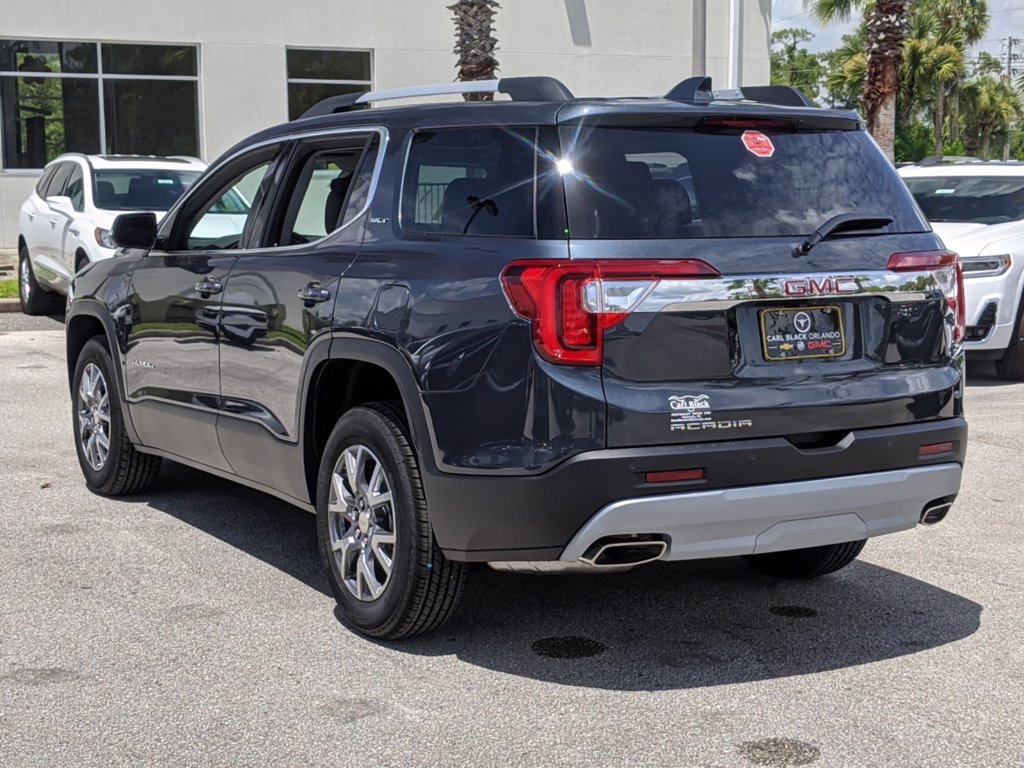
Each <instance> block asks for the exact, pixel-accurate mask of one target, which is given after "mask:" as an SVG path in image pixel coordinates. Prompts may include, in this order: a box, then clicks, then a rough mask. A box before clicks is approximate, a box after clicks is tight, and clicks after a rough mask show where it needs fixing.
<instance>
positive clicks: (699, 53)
mask: <svg viewBox="0 0 1024 768" xmlns="http://www.w3.org/2000/svg"><path fill="white" fill-rule="evenodd" d="M691 66H692V74H693V76H694V77H696V76H699V75H701V76H702V75H706V74H707V73H708V0H693V64H692V65H691Z"/></svg>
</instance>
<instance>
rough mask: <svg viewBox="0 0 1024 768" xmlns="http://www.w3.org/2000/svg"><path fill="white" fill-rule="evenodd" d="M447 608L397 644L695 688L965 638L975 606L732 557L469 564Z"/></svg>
mask: <svg viewBox="0 0 1024 768" xmlns="http://www.w3.org/2000/svg"><path fill="white" fill-rule="evenodd" d="M870 550H871V544H870V543H869V544H868V547H867V549H866V550H865V554H866V555H867V556H868V557H870V554H871V551H870ZM472 577H473V578H471V580H470V582H469V584H468V586H467V589H466V593H465V595H464V598H463V601H462V604H461V606H460V608H459V610H458V612H457V614H456V615H455V616H454V617H453V619H452V620H451V621H450V622H449V623H448V624H446V625H445V626H444V627H442V628H441V629H440V630H438V632H436V633H435V634H433V635H430V636H427V637H423V638H414V639H412V640H408V641H405V642H402V643H400V644H394V645H393V646H392V647H394V648H395V649H396V650H399V651H402V652H406V653H412V654H424V655H449V654H455V655H456V656H457V657H458V658H459V659H461V660H462V661H464V662H466V663H469V664H474V665H477V666H481V667H484V668H487V669H491V670H494V671H498V672H504V673H507V674H511V675H516V676H519V677H528V678H532V679H535V680H540V681H544V682H555V683H561V684H564V685H576V686H585V687H588V688H601V689H608V690H620V691H635V690H661V689H681V688H695V687H706V686H717V685H730V684H734V683H743V682H750V681H755V680H768V679H773V678H781V677H790V676H793V675H805V674H810V673H814V672H822V671H826V670H833V669H842V668H846V667H854V666H858V665H861V664H868V663H871V662H876V661H882V660H884V659H890V658H894V657H898V656H903V655H907V654H911V653H917V652H918V651H923V650H927V649H930V648H935V647H937V646H941V645H945V644H947V643H952V642H955V641H957V640H962V639H963V638H965V637H968V636H970V635H971V634H973V633H974V632H975V631H977V629H978V627H979V624H980V617H981V610H982V608H981V606H980V605H978V604H977V603H975V602H972V601H970V600H967V599H965V598H963V597H960V596H959V595H956V594H953V593H951V592H947V591H945V590H943V589H940V588H938V587H935V586H933V585H931V584H928V583H926V582H924V581H920V580H918V579H914V578H911V577H909V576H906V575H904V574H901V573H898V572H896V571H892V570H889V569H886V568H881V567H878V566H876V565H871V564H869V563H866V562H857V563H854V564H853V565H852V566H850V567H849V568H847V569H845V570H844V571H842V572H841V573H837V574H834V575H832V576H827V577H824V578H821V579H818V580H814V581H805V582H793V581H781V580H778V579H772V578H768V577H765V576H761V575H759V574H758V573H756V572H754V571H753V570H752V569H750V568H749V567H748V566H747V565H746V564H745V563H744V562H743V560H742V559H739V558H732V559H728V560H707V561H692V562H681V563H659V564H654V565H649V566H645V567H642V568H637V569H635V570H633V571H630V572H628V573H624V574H607V575H600V574H599V575H593V576H590V575H574V576H525V575H524V576H520V575H514V574H502V573H495V572H492V571H490V570H489V569H485V570H482V571H480V572H478V573H474V574H472Z"/></svg>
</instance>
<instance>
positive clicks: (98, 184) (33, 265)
mask: <svg viewBox="0 0 1024 768" xmlns="http://www.w3.org/2000/svg"><path fill="white" fill-rule="evenodd" d="M204 170H206V164H205V163H204V162H202V161H201V160H197V159H196V158H192V157H167V158H163V157H139V156H129V155H79V154H67V155H61V156H60V157H58V158H57V159H56V160H53V161H52V162H50V163H49V164H48V165H47V166H46V168H45V169H44V170H43V176H42V178H41V179H39V183H38V184H36V188H35V190H33V192H32V194H31V195H29V198H28V199H27V200H26V201H25V203H24V204H23V205H22V206H21V211H20V212H19V214H18V234H19V237H18V256H19V264H18V277H19V284H20V291H19V295H20V297H21V308H22V311H23V312H25V313H26V314H29V315H36V314H42V313H44V312H47V311H50V310H55V309H57V306H56V302H55V299H57V298H58V297H57V296H55V293H56V294H61V295H63V294H66V293H67V292H68V286H69V285H70V283H71V278H72V277H74V276H75V273H76V272H78V271H79V270H81V269H82V268H83V267H84V266H85V265H86V264H89V263H91V262H94V261H98V260H99V259H106V258H109V257H111V256H113V255H114V252H115V250H116V248H115V246H114V242H113V240H111V239H110V227H111V225H112V224H113V222H114V218H115V217H116V216H117V215H118V214H119V213H122V212H124V211H153V212H154V213H156V215H157V217H158V218H159V217H161V216H163V214H164V213H165V212H166V211H167V209H168V208H170V207H171V205H172V204H173V203H174V202H175V201H176V200H177V199H178V198H179V197H180V196H181V194H182V193H183V192H184V191H185V190H186V189H188V188H189V187H190V186H191V185H192V182H194V181H195V180H196V179H197V178H199V175H200V174H201V173H202V172H203V171H204ZM59 298H63V296H60V297H59Z"/></svg>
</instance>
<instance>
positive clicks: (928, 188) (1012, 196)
mask: <svg viewBox="0 0 1024 768" xmlns="http://www.w3.org/2000/svg"><path fill="white" fill-rule="evenodd" d="M899 172H900V175H901V176H902V177H903V181H904V182H906V184H907V186H908V187H909V188H910V191H911V193H912V194H913V195H914V198H915V199H916V200H917V203H918V205H920V206H921V210H922V211H924V214H925V215H926V216H927V217H928V219H929V220H930V221H931V223H932V226H933V227H934V229H935V232H936V233H937V234H938V235H939V237H941V238H942V241H943V242H944V243H945V244H946V247H948V248H949V249H950V250H953V251H956V252H957V253H959V254H960V260H961V263H962V264H963V270H964V288H965V292H966V294H967V336H966V343H965V348H966V350H967V353H968V356H969V357H970V358H975V359H977V358H989V359H994V360H995V361H996V370H997V371H998V373H999V376H1000V378H1003V379H1010V380H1013V381H1024V339H1022V338H1021V337H1022V336H1024V318H1022V302H1021V286H1022V282H1024V164H1022V163H1017V162H1009V163H1002V162H981V161H973V162H957V163H952V164H942V163H933V164H927V163H926V164H921V165H914V166H905V167H903V168H900V169H899Z"/></svg>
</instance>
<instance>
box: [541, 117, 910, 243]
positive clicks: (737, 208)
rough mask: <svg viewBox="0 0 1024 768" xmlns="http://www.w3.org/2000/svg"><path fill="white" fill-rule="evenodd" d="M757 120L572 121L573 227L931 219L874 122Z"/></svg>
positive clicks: (567, 170)
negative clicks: (777, 125) (643, 124)
mask: <svg viewBox="0 0 1024 768" xmlns="http://www.w3.org/2000/svg"><path fill="white" fill-rule="evenodd" d="M747 128H749V126H747ZM747 128H743V127H741V128H735V127H727V128H724V129H718V128H717V127H716V128H714V129H708V130H683V129H677V128H669V129H657V128H633V127H596V126H589V125H586V124H580V125H577V126H573V127H569V126H567V127H564V128H562V129H561V135H560V138H561V147H562V157H561V158H560V159H559V162H558V167H559V170H560V171H561V172H562V175H563V179H564V182H565V195H566V204H567V212H568V223H569V231H570V237H573V238H582V239H614V238H699V237H772V236H804V235H808V234H810V233H811V232H813V231H814V230H815V229H817V228H818V227H819V226H821V225H822V224H823V223H824V222H825V221H826V220H827V219H829V218H830V217H832V216H835V215H837V214H840V213H865V214H884V215H886V216H891V217H892V218H893V223H892V224H890V225H889V226H887V227H886V228H885V229H883V230H879V232H922V231H926V230H927V229H928V225H927V223H926V222H924V221H923V220H922V219H921V216H920V214H919V213H918V211H917V209H916V207H915V206H914V203H913V199H912V198H911V196H910V195H909V194H908V192H907V190H906V188H905V187H904V186H903V184H902V183H900V179H899V177H898V176H897V175H896V172H895V169H894V168H893V167H892V165H891V164H890V163H889V162H888V160H886V159H885V157H884V156H883V155H882V153H881V152H880V151H879V150H878V148H877V147H876V146H875V144H874V142H873V141H872V140H871V138H870V136H869V135H868V134H867V133H865V132H863V131H801V132H799V133H796V132H792V131H778V130H768V129H764V130H756V131H750V130H747ZM744 133H746V134H747V135H746V136H744Z"/></svg>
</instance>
